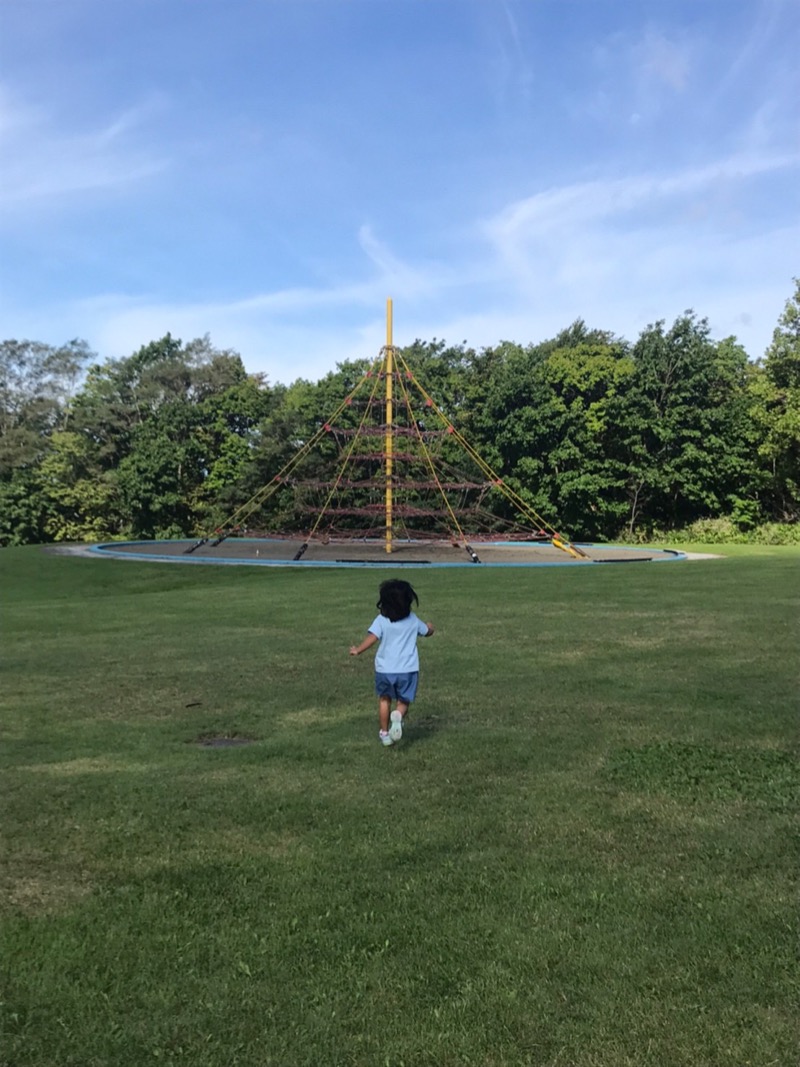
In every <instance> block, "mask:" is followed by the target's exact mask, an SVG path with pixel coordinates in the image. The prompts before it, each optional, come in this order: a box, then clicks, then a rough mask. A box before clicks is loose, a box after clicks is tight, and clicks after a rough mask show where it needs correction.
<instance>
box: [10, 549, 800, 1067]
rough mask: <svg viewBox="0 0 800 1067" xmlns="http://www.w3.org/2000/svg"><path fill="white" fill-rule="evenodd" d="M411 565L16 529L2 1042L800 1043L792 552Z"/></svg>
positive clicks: (202, 1047)
mask: <svg viewBox="0 0 800 1067" xmlns="http://www.w3.org/2000/svg"><path fill="white" fill-rule="evenodd" d="M712 550H713V551H721V550H720V549H719V547H715V548H714V549H712ZM388 573H391V572H385V571H381V572H375V571H369V570H353V571H327V570H326V571H300V572H298V571H296V570H277V569H259V568H247V567H228V568H214V567H210V566H209V567H205V566H186V567H180V566H169V565H163V564H161V565H156V564H139V563H132V562H118V561H113V560H102V559H98V560H93V559H84V558H65V557H56V556H51V555H47V554H45V553H44V552H42V551H41V550H39V549H5V550H3V551H2V552H0V580H2V587H3V620H2V624H3V638H2V692H0V701H2V738H1V740H2V767H1V768H0V771H1V773H2V780H1V781H2V784H1V786H0V788H1V789H2V797H1V798H0V800H1V802H2V835H3V841H2V842H0V849H1V850H2V852H1V854H0V863H1V864H2V869H1V871H0V879H2V884H0V891H1V892H2V903H0V909H1V913H0V919H1V920H2V926H1V927H0V929H1V930H2V935H1V941H0V952H1V953H2V961H0V967H1V968H2V992H1V993H0V1000H2V1007H1V1008H0V1010H1V1011H2V1028H3V1031H2V1036H0V1063H1V1064H3V1065H4V1067H45V1065H47V1067H101V1065H102V1067H144V1065H147V1064H158V1063H182V1064H187V1065H191V1067H234V1065H241V1067H267V1065H274V1067H305V1065H308V1067H311V1065H314V1067H462V1065H464V1067H466V1065H474V1067H522V1065H531V1067H534V1065H535V1067H556V1065H559V1067H566V1065H574V1067H623V1065H630V1067H651V1065H652V1067H656V1065H658V1067H745V1065H748V1064H750V1065H753V1067H769V1065H779V1067H790V1065H793V1064H795V1063H796V1056H797V1042H796V1038H797V1031H796V1017H795V1012H796V1008H797V1002H798V1001H797V997H798V991H800V983H799V982H798V965H797V943H798V942H797V933H798V922H797V896H796V874H797V858H798V857H797V851H796V848H797V838H796V831H797V803H796V802H797V797H798V765H797V762H796V760H795V758H794V756H795V755H796V752H793V748H794V746H795V743H796V730H797V721H798V719H797V713H798V687H797V677H796V673H797V672H796V667H797V659H798V656H797V648H798V636H799V634H798V629H799V628H798V619H799V618H800V612H799V611H798V600H800V596H799V594H800V552H798V551H797V550H777V549H776V550H772V551H770V552H769V553H764V554H756V553H752V552H747V551H743V550H741V549H740V550H739V551H738V552H737V553H736V554H735V555H732V556H731V557H730V558H725V559H721V560H713V561H707V562H706V561H704V562H693V563H692V562H690V563H666V564H638V565H637V564H633V565H630V566H609V567H603V566H597V567H589V568H565V569H561V570H559V569H543V570H493V571H489V570H481V569H480V568H478V567H476V568H474V569H471V568H470V569H465V570H458V571H455V572H449V571H443V570H439V571H435V570H430V571H428V570H424V569H423V570H419V571H414V572H413V573H409V572H405V577H411V580H412V581H413V582H414V583H415V585H416V587H417V589H418V592H419V594H420V600H421V604H420V615H421V616H422V617H423V618H425V619H428V620H430V621H431V622H433V623H434V624H435V626H436V628H437V634H436V636H435V637H433V638H432V639H431V640H429V641H426V642H423V643H422V645H421V657H422V673H421V684H420V693H419V699H418V703H417V705H416V706H415V707H414V709H413V711H412V716H413V717H412V720H411V722H410V725H409V727H408V729H407V734H406V738H405V739H404V740H403V742H402V743H401V744H400V745H398V746H396V747H394V748H389V749H384V748H382V747H381V746H380V745H379V744H378V740H377V722H376V715H375V708H374V698H373V696H372V663H371V656H370V655H369V654H368V655H365V656H363V657H361V658H359V659H357V660H355V659H351V658H349V657H348V655H347V650H348V648H349V646H350V645H351V644H352V643H355V642H357V641H358V640H360V638H361V636H362V635H363V632H364V631H365V629H366V627H367V625H368V624H369V622H370V621H371V619H372V616H373V614H374V604H375V600H376V594H377V584H378V581H379V580H381V579H382V578H383V577H386V576H388ZM212 734H216V735H229V736H233V735H238V736H240V737H250V738H253V739H254V743H253V744H251V745H247V746H241V747H231V748H209V747H203V746H201V745H198V744H196V741H197V739H199V738H202V737H206V736H208V735H212Z"/></svg>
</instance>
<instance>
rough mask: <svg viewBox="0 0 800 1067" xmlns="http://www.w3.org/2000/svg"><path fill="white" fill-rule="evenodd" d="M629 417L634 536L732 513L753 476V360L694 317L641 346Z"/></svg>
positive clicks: (652, 333)
mask: <svg viewBox="0 0 800 1067" xmlns="http://www.w3.org/2000/svg"><path fill="white" fill-rule="evenodd" d="M632 357H633V361H634V364H635V368H636V371H635V376H634V379H633V381H632V383H631V388H630V390H629V392H628V400H627V403H626V405H625V412H624V415H623V419H622V422H623V425H624V427H625V435H626V441H625V451H626V463H627V466H628V484H627V492H628V522H627V526H628V532H629V533H633V531H634V530H635V529H636V528H637V527H641V526H645V527H649V526H652V525H657V526H660V527H662V528H663V527H665V528H670V527H675V526H682V525H686V524H688V523H691V522H693V521H694V520H695V519H697V518H701V517H706V516H712V517H713V516H718V515H721V514H724V513H725V512H726V510H728V509H729V508H730V507H731V506H732V504H733V501H734V499H735V498H736V497H737V496H738V495H739V494H740V493H741V488H742V485H743V483H746V482H747V481H748V479H749V477H750V469H751V466H752V464H751V459H750V456H749V442H748V433H747V379H748V373H747V355H746V353H745V352H744V350H743V349H742V348H741V346H740V345H738V344H736V342H735V341H734V340H733V339H728V340H726V341H723V342H714V341H712V339H711V337H710V331H709V327H708V323H707V321H706V320H705V319H698V318H697V317H696V316H695V315H694V313H693V312H691V311H689V312H686V313H685V314H684V315H683V316H681V317H680V318H678V319H676V320H675V322H674V323H673V325H672V327H670V329H668V330H667V329H665V327H664V323H663V322H658V323H656V324H655V325H653V326H648V327H647V328H646V329H645V330H644V331H643V332H642V334H641V335H640V337H639V339H638V341H637V342H636V344H635V345H634V346H633V349H632Z"/></svg>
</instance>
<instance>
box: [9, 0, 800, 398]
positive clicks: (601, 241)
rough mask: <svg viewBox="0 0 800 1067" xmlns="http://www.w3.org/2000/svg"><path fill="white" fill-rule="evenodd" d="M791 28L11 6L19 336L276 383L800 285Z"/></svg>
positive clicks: (746, 302)
mask: <svg viewBox="0 0 800 1067" xmlns="http://www.w3.org/2000/svg"><path fill="white" fill-rule="evenodd" d="M799 54H800V0H687V2H683V0H661V2H650V0H2V4H0V154H1V155H2V166H1V170H0V322H1V323H2V336H3V337H16V338H18V339H21V338H23V337H27V338H30V339H36V340H40V341H45V342H48V343H52V344H59V343H62V342H64V341H67V340H69V339H71V338H73V337H81V338H84V339H85V340H86V341H88V342H89V344H90V345H91V347H92V348H93V349H94V350H95V351H96V352H97V353H98V355H99V356H100V357H101V358H106V357H113V358H118V357H120V356H125V355H128V354H130V353H131V352H133V351H135V350H136V349H137V348H138V347H139V346H140V345H142V344H146V343H147V342H148V341H151V340H154V339H156V338H158V337H160V336H162V335H163V334H164V333H166V332H167V331H170V332H171V333H172V334H173V336H177V337H180V338H182V339H183V340H184V341H188V340H190V339H192V338H194V337H198V336H202V335H204V334H206V333H209V334H210V335H211V340H212V342H213V343H214V344H215V345H216V346H217V347H220V348H234V349H236V350H237V351H239V352H240V353H241V355H242V358H243V360H244V363H245V366H246V367H247V369H248V370H249V371H251V372H263V373H265V374H266V375H267V376H268V378H269V379H270V380H271V381H273V382H277V381H280V382H287V383H288V382H290V381H293V380H294V379H295V378H298V377H305V378H310V379H316V378H318V377H321V376H322V375H324V374H325V373H326V372H327V371H328V370H332V369H334V368H335V365H336V363H337V362H338V361H340V360H343V359H347V358H354V357H360V356H367V357H370V358H371V357H375V356H377V355H378V352H379V350H380V347H381V345H382V344H383V343H384V340H385V305H386V298H387V297H392V298H393V301H394V341H395V343H396V344H401V345H402V344H408V343H410V342H411V341H413V340H414V339H415V338H417V337H420V338H423V339H425V340H430V339H433V338H434V337H437V338H440V339H444V340H446V341H448V342H451V343H459V342H461V341H464V340H466V341H467V342H468V343H469V344H471V345H473V346H475V347H482V346H485V345H491V344H495V343H497V342H499V341H500V340H511V341H517V342H519V343H521V344H527V343H529V342H538V341H541V340H544V339H545V338H547V337H551V336H553V335H554V334H555V333H556V332H558V331H559V330H560V329H563V328H564V327H566V326H568V325H569V324H570V323H571V322H572V321H573V320H574V319H576V318H578V317H581V318H583V319H584V320H585V321H586V322H587V323H588V324H589V325H590V326H592V327H598V328H601V329H606V330H611V331H613V332H615V333H617V334H619V335H621V336H623V337H626V338H628V339H629V340H635V338H636V337H637V336H638V334H639V332H640V331H641V330H642V329H643V327H644V326H646V325H647V324H648V323H650V322H653V321H655V320H657V319H665V320H667V322H668V323H669V322H671V321H672V320H673V319H674V318H675V317H676V316H677V315H680V314H681V313H682V312H683V311H684V310H685V309H687V308H693V309H694V310H695V311H696V312H697V313H698V314H699V315H701V316H705V317H707V318H708V319H709V321H710V325H711V329H712V334H713V336H715V337H725V336H728V335H730V334H735V335H736V336H737V337H738V338H739V340H740V341H741V342H742V343H743V344H744V346H745V347H746V349H747V351H748V353H749V354H750V355H751V357H753V358H758V357H760V356H762V355H763V353H764V349H765V347H766V346H767V345H768V343H769V341H770V338H771V335H772V331H773V329H774V328H775V326H776V324H777V319H778V316H779V315H780V313H781V311H782V309H783V306H784V304H785V302H786V300H787V299H788V298H789V296H790V295H791V293H792V292H793V289H794V285H793V282H792V278H793V277H795V276H798V275H800V106H798V102H799V101H800V64H798V61H797V57H798V55H799Z"/></svg>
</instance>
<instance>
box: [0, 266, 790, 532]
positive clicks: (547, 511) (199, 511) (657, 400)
mask: <svg viewBox="0 0 800 1067" xmlns="http://www.w3.org/2000/svg"><path fill="white" fill-rule="evenodd" d="M402 354H403V356H404V358H405V360H406V361H407V362H408V364H409V365H410V366H412V367H413V368H414V372H415V374H416V376H417V377H418V379H419V380H420V381H421V382H422V383H423V384H424V386H425V389H426V390H427V391H428V393H430V395H431V396H432V398H433V399H434V401H435V403H436V404H437V405H438V406H439V407H440V408H441V409H442V410H443V411H444V412H446V413H447V416H448V417H449V418H450V419H451V421H452V423H453V425H454V426H456V427H457V428H458V430H459V431H460V432H461V433H462V434H463V435H464V436H465V437H466V438H467V439H468V440H469V441H470V443H471V444H472V445H473V446H474V448H475V449H476V450H477V452H478V453H480V454H481V455H482V456H483V457H484V458H485V459H486V461H487V462H488V463H489V465H490V466H491V467H492V468H493V469H494V470H495V471H497V472H499V473H500V474H501V475H502V476H503V478H504V480H505V481H506V482H507V483H508V484H509V485H510V486H511V487H512V488H513V489H514V490H515V491H516V492H517V493H518V494H519V495H520V496H521V497H522V498H523V499H524V500H525V501H526V502H528V503H529V504H530V505H531V506H532V507H533V508H534V509H535V510H536V511H537V512H538V513H539V514H541V515H543V516H546V517H548V519H552V521H553V522H554V523H557V524H558V526H559V529H563V530H564V531H566V532H567V533H568V535H569V536H570V537H572V538H573V539H597V540H602V539H606V540H613V539H641V538H643V537H647V536H652V534H653V532H654V531H658V532H659V533H668V532H674V531H676V530H680V529H685V528H686V527H688V526H690V525H691V524H692V523H697V522H698V521H702V520H723V519H724V520H726V521H727V523H728V524H729V525H730V526H731V528H733V529H736V530H740V531H748V530H753V529H755V528H757V527H760V526H763V525H764V524H767V523H778V524H796V523H797V521H798V517H800V282H796V283H795V292H794V294H793V295H792V297H790V299H789V300H788V301H787V302H786V306H785V308H784V311H783V313H782V315H781V316H780V318H779V320H778V324H777V326H776V328H775V331H774V334H773V339H772V343H771V344H770V346H769V348H768V349H767V351H766V353H765V355H764V357H763V358H761V359H759V360H756V361H753V360H750V359H749V358H748V355H747V353H746V352H745V350H744V349H743V348H742V346H741V345H740V344H738V343H737V341H736V339H735V338H725V339H723V340H715V339H713V338H712V337H711V334H710V330H709V326H708V323H707V321H706V320H705V319H702V318H698V316H697V315H696V314H695V313H694V312H691V311H689V312H686V313H685V314H684V315H682V316H680V317H679V318H678V319H676V320H675V322H674V323H673V324H672V325H671V326H667V325H666V323H665V322H663V321H661V322H656V323H654V324H652V325H650V326H648V327H646V328H645V329H644V330H643V331H642V332H641V334H640V335H639V337H638V338H637V340H636V341H635V342H629V341H626V340H624V339H621V338H618V337H616V336H614V335H613V334H611V333H609V332H607V331H603V330H598V329H590V328H588V327H587V326H586V325H585V323H583V322H582V321H580V320H579V321H577V322H575V323H573V324H572V325H571V326H570V327H568V328H567V329H565V330H563V331H562V332H561V333H559V334H558V336H556V337H554V338H551V339H549V340H546V341H543V342H541V343H538V344H528V345H520V344H516V343H511V342H502V343H500V344H498V345H496V346H493V347H489V348H483V349H480V350H475V349H473V348H470V347H469V346H468V345H467V344H466V342H464V343H463V344H461V345H456V346H452V345H447V344H446V343H445V342H443V341H438V340H435V339H434V340H433V341H419V340H418V341H415V342H414V344H412V345H410V346H408V347H406V348H404V349H402ZM369 366H370V364H369V361H352V362H347V363H343V364H340V365H339V366H338V367H337V369H336V370H335V371H332V372H330V373H329V374H327V375H326V376H325V377H324V378H322V379H321V380H319V381H316V382H311V381H308V380H305V379H302V378H299V379H298V380H296V381H295V382H293V383H291V384H289V385H283V384H280V383H276V384H272V383H270V382H269V381H268V380H267V379H266V378H265V377H264V376H263V375H259V374H248V372H247V371H246V369H245V367H244V364H243V362H242V359H241V357H240V356H239V355H238V353H236V352H233V351H230V350H221V349H217V348H215V347H213V345H212V344H211V342H210V340H209V339H208V337H206V338H202V339H199V340H195V341H191V342H189V343H187V344H183V343H182V342H181V341H179V340H176V339H175V338H173V337H172V336H171V335H169V334H167V335H166V336H165V337H163V338H161V339H160V340H158V341H154V342H152V343H150V344H147V345H145V346H143V347H142V348H140V349H139V350H138V351H137V352H135V353H133V354H132V355H130V356H128V357H126V358H123V359H117V360H113V359H106V360H105V361H102V362H99V361H98V360H97V356H96V355H95V354H94V353H93V352H91V350H90V349H89V347H88V345H87V344H86V343H85V342H83V341H72V342H69V343H68V344H65V345H63V346H61V347H54V346H50V345H45V344H41V343H39V342H32V341H14V340H9V341H5V342H3V343H2V344H0V544H3V545H11V544H37V543H46V542H55V541H85V540H98V539H112V538H128V539H140V538H151V537H157V538H163V537H194V536H196V535H200V536H202V535H203V534H205V533H207V532H208V531H209V530H211V529H213V528H214V527H215V525H217V524H218V523H220V522H222V521H224V520H225V519H226V518H227V517H228V515H230V513H231V512H232V511H233V510H234V509H235V508H236V507H237V506H239V505H240V504H242V503H243V502H245V501H246V500H248V499H249V498H250V497H251V496H252V494H253V493H255V492H257V490H258V489H259V488H260V487H261V486H263V485H265V484H266V483H267V482H268V481H269V479H270V478H272V477H273V476H274V475H275V474H276V473H277V472H278V471H280V470H281V468H282V467H283V466H284V465H285V464H286V463H287V462H288V460H289V459H290V458H291V457H292V455H293V454H294V453H295V452H296V450H297V449H298V447H300V446H301V445H302V443H303V442H304V441H306V440H308V439H309V438H310V437H311V436H313V434H314V433H315V432H316V431H317V430H318V429H319V427H320V425H321V424H323V423H324V421H325V419H326V418H328V417H329V415H330V414H331V412H332V411H333V410H335V409H336V408H337V407H338V405H339V404H340V403H341V401H342V398H343V397H345V396H347V394H348V393H349V392H350V391H351V390H352V389H353V388H354V386H355V384H356V382H357V381H358V380H359V379H360V377H361V376H362V375H363V374H364V373H365V371H366V370H367V369H368V368H369ZM278 517H279V518H281V519H282V520H285V518H286V516H285V515H283V516H280V515H278ZM276 521H277V520H276Z"/></svg>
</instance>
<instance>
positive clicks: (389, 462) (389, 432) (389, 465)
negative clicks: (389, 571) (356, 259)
mask: <svg viewBox="0 0 800 1067" xmlns="http://www.w3.org/2000/svg"><path fill="white" fill-rule="evenodd" d="M393 356H394V349H393V348H392V301H391V299H389V300H387V301H386V361H385V363H384V368H385V372H386V439H385V447H384V452H385V453H386V531H385V537H386V551H387V552H391V551H392V472H393V459H394V456H393V451H394V439H393V427H392V419H393V417H394V413H393V411H392V380H393V377H394V360H393V358H392V357H393Z"/></svg>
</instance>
